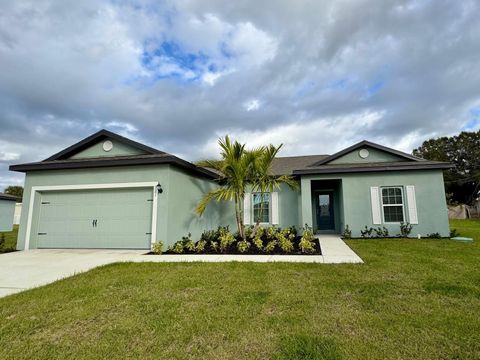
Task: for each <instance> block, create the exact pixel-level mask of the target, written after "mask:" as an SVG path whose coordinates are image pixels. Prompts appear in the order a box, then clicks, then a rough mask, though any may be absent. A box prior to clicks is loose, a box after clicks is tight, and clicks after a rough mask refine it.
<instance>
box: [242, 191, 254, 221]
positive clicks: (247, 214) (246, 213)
mask: <svg viewBox="0 0 480 360" xmlns="http://www.w3.org/2000/svg"><path fill="white" fill-rule="evenodd" d="M251 201H252V194H251V193H245V198H244V199H243V223H244V224H245V225H250V224H251V222H252V221H251V219H250V218H251V215H252V206H251Z"/></svg>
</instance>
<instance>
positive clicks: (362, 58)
mask: <svg viewBox="0 0 480 360" xmlns="http://www.w3.org/2000/svg"><path fill="white" fill-rule="evenodd" d="M479 15H480V3H479V2H478V1H475V0H472V1H469V0H462V1H451V0H445V1H442V0H432V1H427V0H415V1H385V0H378V1H367V0H350V1H347V0H328V1H327V0H323V1H318V0H311V1H301V0H298V1H297V0H296V1H287V0H285V1H281V0H277V1H263V0H262V1H258V0H253V1H250V0H242V1H224V0H210V1H196V0H176V1H168V0H166V1H142V0H139V1H122V0H112V1H105V2H101V1H98V0H82V1H74V0H72V1H44V0H32V1H22V0H17V1H10V0H0V190H1V189H2V188H3V187H4V186H6V185H8V184H17V183H22V182H23V176H22V174H16V173H10V172H9V171H8V170H7V168H8V165H9V164H12V163H22V162H29V161H38V160H41V159H44V158H46V157H48V156H49V155H51V154H52V153H54V152H57V151H59V150H61V149H63V148H64V147H66V146H68V145H70V144H72V143H74V142H77V141H79V140H81V139H82V138H84V137H86V136H88V135H89V134H91V133H93V132H95V131H97V130H99V129H101V128H107V129H109V130H112V131H115V132H118V133H120V134H122V135H125V136H128V137H131V138H133V139H135V140H139V141H141V142H144V143H146V144H148V145H151V146H154V147H157V148H159V149H161V150H164V151H167V152H171V153H174V154H176V155H179V156H181V157H184V158H186V159H187V160H192V161H193V160H197V159H199V158H203V157H208V156H212V155H215V154H216V152H217V147H216V141H217V138H218V137H219V136H222V135H225V134H230V135H232V136H234V137H236V138H238V139H240V140H242V141H245V142H247V143H248V144H250V145H258V144H264V143H275V144H279V143H283V144H284V148H283V150H282V155H302V154H321V153H333V152H335V151H337V150H340V149H341V148H343V147H345V146H348V145H351V144H352V143H354V142H357V141H359V140H362V139H369V140H371V141H374V142H379V143H381V144H384V145H387V146H392V147H396V148H398V149H400V150H404V151H409V152H410V151H411V150H412V148H414V147H415V146H418V145H419V144H420V143H421V142H422V141H423V140H424V139H426V138H430V137H433V136H441V135H450V134H454V133H457V132H459V131H461V130H478V129H479V127H480V87H479V85H480V61H479V60H480V21H479Z"/></svg>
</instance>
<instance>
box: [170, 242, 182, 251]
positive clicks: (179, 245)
mask: <svg viewBox="0 0 480 360" xmlns="http://www.w3.org/2000/svg"><path fill="white" fill-rule="evenodd" d="M171 250H172V251H173V252H174V253H175V254H181V253H183V242H182V241H177V242H176V243H175V244H173V247H172V249H171Z"/></svg>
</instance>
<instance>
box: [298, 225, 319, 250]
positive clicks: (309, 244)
mask: <svg viewBox="0 0 480 360" xmlns="http://www.w3.org/2000/svg"><path fill="white" fill-rule="evenodd" d="M298 247H299V249H300V251H301V252H302V253H304V254H312V253H314V252H315V236H314V234H313V230H312V228H311V227H309V226H308V225H307V224H305V227H304V229H303V235H302V238H301V239H300V242H299V244H298Z"/></svg>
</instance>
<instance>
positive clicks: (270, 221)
mask: <svg viewBox="0 0 480 360" xmlns="http://www.w3.org/2000/svg"><path fill="white" fill-rule="evenodd" d="M265 194H268V222H261V223H259V224H260V225H270V224H271V223H272V193H271V192H264V193H263V195H265ZM255 195H262V192H260V191H256V192H252V194H251V209H250V213H251V214H252V223H253V224H256V223H257V219H255V204H254V202H253V197H254V196H255ZM264 210H265V209H264Z"/></svg>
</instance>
